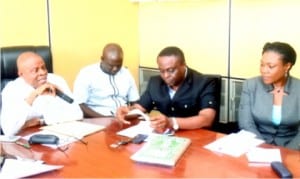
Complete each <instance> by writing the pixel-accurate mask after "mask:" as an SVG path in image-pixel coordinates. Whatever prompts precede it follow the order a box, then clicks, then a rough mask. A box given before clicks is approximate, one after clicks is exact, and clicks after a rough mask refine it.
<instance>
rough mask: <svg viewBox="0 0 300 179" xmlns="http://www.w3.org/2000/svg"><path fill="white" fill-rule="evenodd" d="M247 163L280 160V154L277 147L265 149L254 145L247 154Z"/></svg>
mask: <svg viewBox="0 0 300 179" xmlns="http://www.w3.org/2000/svg"><path fill="white" fill-rule="evenodd" d="M246 156H247V159H248V161H249V164H250V165H252V166H261V165H262V166H264V165H270V164H271V162H273V161H278V162H281V155H280V150H279V149H265V148H259V147H255V148H253V149H251V150H250V151H249V152H248V153H247V154H246Z"/></svg>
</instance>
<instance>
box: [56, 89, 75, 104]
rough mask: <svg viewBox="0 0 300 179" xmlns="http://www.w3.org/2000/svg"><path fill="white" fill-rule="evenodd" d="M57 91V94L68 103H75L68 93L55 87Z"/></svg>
mask: <svg viewBox="0 0 300 179" xmlns="http://www.w3.org/2000/svg"><path fill="white" fill-rule="evenodd" d="M55 93H56V95H57V96H59V97H60V98H61V99H63V100H65V101H66V102H68V103H73V101H74V100H73V99H72V98H71V97H69V96H68V95H66V94H65V93H63V92H62V91H60V90H59V89H57V88H55Z"/></svg>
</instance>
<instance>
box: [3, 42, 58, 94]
mask: <svg viewBox="0 0 300 179" xmlns="http://www.w3.org/2000/svg"><path fill="white" fill-rule="evenodd" d="M25 51H33V52H36V53H38V54H39V55H41V56H42V57H43V59H44V61H45V64H46V68H47V70H48V72H53V65H52V54H51V49H50V47H49V46H10V47H1V49H0V53H1V55H0V59H1V91H2V89H3V88H4V86H5V85H6V84H7V83H8V82H9V81H11V80H14V79H15V78H17V77H18V71H17V65H16V60H17V58H18V56H19V55H20V54H21V53H22V52H25Z"/></svg>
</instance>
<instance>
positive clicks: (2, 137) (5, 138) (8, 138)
mask: <svg viewBox="0 0 300 179" xmlns="http://www.w3.org/2000/svg"><path fill="white" fill-rule="evenodd" d="M20 138H21V136H7V135H0V142H16V141H17V140H19V139H20Z"/></svg>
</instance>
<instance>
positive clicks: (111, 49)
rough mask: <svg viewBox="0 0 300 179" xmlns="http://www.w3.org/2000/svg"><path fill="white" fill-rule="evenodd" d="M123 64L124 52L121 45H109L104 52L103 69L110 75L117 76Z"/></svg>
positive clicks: (102, 58) (102, 57)
mask: <svg viewBox="0 0 300 179" xmlns="http://www.w3.org/2000/svg"><path fill="white" fill-rule="evenodd" d="M122 64H123V50H122V48H121V46H120V45H119V44H116V43H109V44H107V45H106V46H105V47H104V48H103V51H102V56H101V69H102V70H103V71H104V72H105V73H108V74H111V75H114V74H116V73H117V72H118V71H119V70H120V68H121V66H122Z"/></svg>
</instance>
